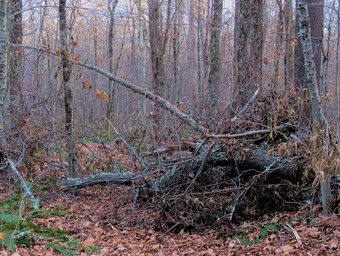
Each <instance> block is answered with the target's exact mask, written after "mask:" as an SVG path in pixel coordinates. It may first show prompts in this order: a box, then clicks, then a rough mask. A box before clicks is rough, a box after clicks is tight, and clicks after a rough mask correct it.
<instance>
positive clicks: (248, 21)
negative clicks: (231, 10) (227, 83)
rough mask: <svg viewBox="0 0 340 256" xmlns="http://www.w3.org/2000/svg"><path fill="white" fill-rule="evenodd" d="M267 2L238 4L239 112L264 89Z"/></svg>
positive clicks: (236, 76) (236, 87)
mask: <svg viewBox="0 0 340 256" xmlns="http://www.w3.org/2000/svg"><path fill="white" fill-rule="evenodd" d="M264 6H265V0H254V1H242V0H236V10H235V38H234V47H235V59H234V62H235V63H234V69H235V70H234V90H233V98H234V100H235V104H234V105H235V110H236V111H237V110H240V109H241V108H242V107H243V106H244V105H245V104H246V102H248V101H249V99H250V98H251V96H252V95H253V94H254V92H255V91H256V89H257V88H258V87H259V88H262V53H263V42H264V35H263V33H264V29H263V12H264Z"/></svg>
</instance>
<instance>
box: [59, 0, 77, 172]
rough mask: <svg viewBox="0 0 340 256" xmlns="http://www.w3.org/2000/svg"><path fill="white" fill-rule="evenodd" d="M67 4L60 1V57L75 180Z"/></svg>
mask: <svg viewBox="0 0 340 256" xmlns="http://www.w3.org/2000/svg"><path fill="white" fill-rule="evenodd" d="M66 2H67V0H59V34H60V55H61V66H62V70H63V85H64V104H65V128H66V142H67V150H68V174H67V175H68V177H70V178H75V177H76V176H77V170H76V164H77V161H76V154H75V143H74V139H73V126H72V120H73V107H72V101H73V95H72V90H71V80H70V79H71V73H72V62H71V61H70V53H69V51H68V47H67V22H66Z"/></svg>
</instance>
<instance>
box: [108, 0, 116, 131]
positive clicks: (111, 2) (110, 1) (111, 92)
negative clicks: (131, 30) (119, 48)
mask: <svg viewBox="0 0 340 256" xmlns="http://www.w3.org/2000/svg"><path fill="white" fill-rule="evenodd" d="M117 4H118V0H108V10H109V15H110V25H109V36H108V44H109V46H108V47H109V48H108V60H109V72H110V73H112V74H113V71H114V68H113V62H114V56H113V30H114V24H115V17H114V14H115V9H116V7H117ZM114 97H115V88H114V81H112V79H109V103H108V105H107V109H106V118H107V119H108V120H112V119H113V116H112V115H113V112H114ZM109 127H110V126H109V124H107V130H109Z"/></svg>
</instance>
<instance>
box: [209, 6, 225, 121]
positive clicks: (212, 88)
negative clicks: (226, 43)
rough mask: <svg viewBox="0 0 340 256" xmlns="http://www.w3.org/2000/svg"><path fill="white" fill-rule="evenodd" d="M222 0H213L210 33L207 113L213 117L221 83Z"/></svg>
mask: <svg viewBox="0 0 340 256" xmlns="http://www.w3.org/2000/svg"><path fill="white" fill-rule="evenodd" d="M222 9H223V0H214V1H213V8H212V26H211V31H210V57H209V64H210V70H209V75H208V94H209V106H208V108H209V112H210V115H212V116H211V117H215V116H216V115H217V112H218V100H219V96H218V95H219V94H218V90H219V87H220V82H221V28H222Z"/></svg>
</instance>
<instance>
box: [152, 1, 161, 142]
mask: <svg viewBox="0 0 340 256" xmlns="http://www.w3.org/2000/svg"><path fill="white" fill-rule="evenodd" d="M160 6H161V5H160V2H159V1H158V0H148V8H149V38H150V52H151V53H150V56H151V66H152V91H153V93H154V94H156V95H158V96H160V97H164V92H165V91H164V90H165V88H164V87H165V71H164V50H163V44H164V41H165V38H164V39H163V40H162V36H161V33H162V31H161V24H160V21H161V18H160V17H161V16H160V15H161V14H160V12H161V11H160ZM153 120H154V131H155V137H156V138H159V137H160V136H161V134H160V133H161V127H162V120H163V117H162V112H161V109H160V108H159V107H158V106H157V105H155V106H154V115H153Z"/></svg>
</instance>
